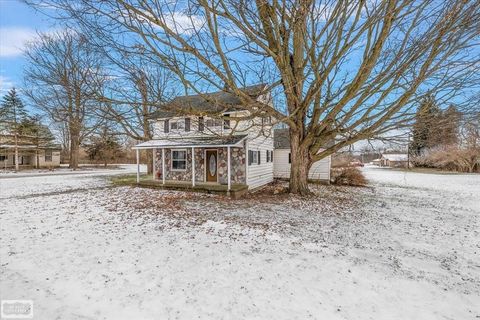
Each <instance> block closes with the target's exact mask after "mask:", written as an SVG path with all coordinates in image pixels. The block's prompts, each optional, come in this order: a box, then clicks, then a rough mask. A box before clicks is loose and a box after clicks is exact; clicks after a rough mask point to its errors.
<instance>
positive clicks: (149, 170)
mask: <svg viewBox="0 0 480 320" xmlns="http://www.w3.org/2000/svg"><path fill="white" fill-rule="evenodd" d="M146 153H147V173H148V174H153V152H151V151H150V150H146Z"/></svg>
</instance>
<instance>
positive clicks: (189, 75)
mask: <svg viewBox="0 0 480 320" xmlns="http://www.w3.org/2000/svg"><path fill="white" fill-rule="evenodd" d="M32 1H33V0H32ZM33 2H35V1H33ZM47 2H48V3H49V5H50V6H56V7H57V8H58V9H59V10H58V12H60V13H62V14H63V16H62V17H66V18H68V19H71V18H74V19H73V20H75V21H76V23H78V25H79V26H80V27H82V28H84V29H85V30H88V31H89V32H94V33H95V36H96V37H98V38H100V39H104V40H105V42H104V45H106V46H116V47H122V48H121V49H122V50H123V51H124V52H128V53H129V54H135V55H139V56H142V57H143V58H144V59H148V60H149V61H151V62H153V63H155V62H156V63H159V64H161V65H162V66H165V67H167V68H169V69H170V70H171V71H172V72H174V73H175V74H176V75H177V76H178V78H179V79H181V81H182V82H183V84H184V86H185V87H186V88H187V91H188V92H194V93H201V92H202V91H204V90H206V89H217V90H221V89H227V90H229V91H230V92H232V93H234V94H235V95H237V96H238V97H239V98H240V99H241V100H242V102H243V104H244V106H245V108H247V109H249V110H251V111H252V112H253V113H255V114H258V113H261V114H262V115H263V114H266V115H270V116H274V117H275V118H276V119H277V120H278V121H281V122H284V123H286V124H287V125H288V127H289V128H290V139H291V149H292V150H291V151H292V159H291V177H290V191H291V192H294V193H300V194H308V193H309V189H308V184H307V177H308V171H309V168H310V167H311V164H312V163H313V162H315V161H318V160H320V159H322V158H324V157H326V156H328V155H330V154H332V153H334V152H335V151H337V150H339V149H341V148H343V147H346V146H349V145H351V144H353V143H355V142H357V141H359V140H363V139H368V138H372V137H375V136H380V135H382V134H384V133H385V132H388V131H389V130H392V129H394V128H395V129H398V128H399V127H401V126H404V125H409V124H410V122H411V117H412V116H413V114H414V108H413V106H414V102H415V101H418V100H419V99H421V97H422V96H424V95H426V94H428V93H431V92H436V93H440V94H441V95H442V96H443V97H445V98H452V97H457V96H458V95H459V94H460V93H461V92H462V90H463V89H464V88H465V87H468V86H476V88H477V89H478V83H479V82H478V75H479V74H480V73H479V72H478V69H479V67H480V63H479V56H480V55H479V49H478V40H479V32H478V30H480V3H479V1H478V0H471V1H464V0H445V1H438V0H424V1H410V0H377V1H376V0H373V1H362V0H360V1H358V0H345V1H333V0H331V1H329V0H326V1H313V0H256V1H253V0H252V1H250V0H190V1H162V0H149V1H147V0H104V1H96V0H78V1H76V2H74V3H73V2H71V1H69V0H49V1H47ZM259 74H262V75H268V76H269V77H270V82H269V83H270V86H269V87H268V88H267V90H270V91H272V92H273V93H274V96H275V97H277V98H278V97H281V98H280V99H277V101H281V102H282V104H283V105H273V106H272V105H271V104H262V103H259V102H257V101H252V99H251V98H250V97H249V96H248V95H247V94H246V93H245V92H243V91H242V90H240V89H241V87H242V86H244V85H245V84H246V83H248V82H249V83H252V82H257V79H258V75H259ZM152 103H154V102H152ZM332 141H333V143H332ZM326 145H328V147H327V148H324V147H325V146H326Z"/></svg>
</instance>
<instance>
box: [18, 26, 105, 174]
mask: <svg viewBox="0 0 480 320" xmlns="http://www.w3.org/2000/svg"><path fill="white" fill-rule="evenodd" d="M26 57H27V61H28V67H27V68H26V71H25V83H26V86H25V87H26V88H28V89H27V90H26V91H25V93H26V95H27V96H28V97H29V98H30V100H31V101H32V102H33V104H34V105H35V106H36V107H38V108H40V109H41V110H43V111H44V112H45V113H46V114H48V115H49V117H50V118H51V119H52V121H54V122H57V123H58V122H60V123H62V125H61V126H60V128H62V129H63V130H65V132H64V136H65V137H68V148H69V158H70V168H73V169H76V168H77V167H78V158H79V148H80V144H81V143H82V141H83V139H84V138H85V137H86V136H88V135H89V134H90V133H91V132H92V131H93V130H95V128H96V127H97V126H98V124H99V120H98V118H97V117H96V116H95V110H96V108H97V107H98V106H99V103H98V102H97V101H96V100H95V99H94V98H95V97H96V93H97V92H99V91H101V90H103V84H104V83H105V80H106V77H105V76H104V75H103V74H102V70H101V69H102V66H101V60H100V57H99V55H98V54H97V53H96V52H95V51H94V50H92V48H91V47H90V46H89V45H88V41H87V39H86V38H85V36H84V35H82V34H79V33H77V32H75V31H72V30H65V31H61V32H56V33H53V34H40V35H39V39H38V40H37V41H36V42H33V43H31V44H30V45H29V47H28V50H27V51H26Z"/></svg>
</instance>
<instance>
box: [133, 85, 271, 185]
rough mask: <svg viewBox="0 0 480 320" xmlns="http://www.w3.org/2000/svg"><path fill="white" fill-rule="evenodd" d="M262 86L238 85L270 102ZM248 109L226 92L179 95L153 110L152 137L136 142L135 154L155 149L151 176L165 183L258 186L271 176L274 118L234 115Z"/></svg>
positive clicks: (253, 95)
mask: <svg viewBox="0 0 480 320" xmlns="http://www.w3.org/2000/svg"><path fill="white" fill-rule="evenodd" d="M265 88H266V85H255V86H250V87H246V88H244V89H242V90H244V92H246V93H247V94H248V95H249V96H250V97H252V98H253V99H254V100H257V101H262V102H263V103H270V101H271V97H270V95H269V94H265ZM249 115H251V114H250V112H249V111H247V110H245V109H244V108H242V103H241V101H240V100H239V99H238V98H237V97H236V96H235V95H233V94H231V93H228V92H223V91H221V92H215V93H208V94H202V95H191V96H182V97H177V98H175V99H173V100H172V101H171V102H169V103H167V104H165V105H163V106H162V107H161V108H160V109H159V110H158V111H157V112H155V113H154V114H153V116H152V118H153V121H154V123H153V127H154V137H153V140H150V141H146V142H143V143H140V144H138V145H136V146H135V147H134V149H136V150H137V160H138V151H139V150H142V149H150V150H153V155H154V157H153V164H154V175H153V176H154V179H155V180H157V181H159V182H161V183H163V184H166V185H172V184H173V185H175V184H177V185H182V184H183V185H185V184H189V185H191V186H192V187H195V186H196V187H199V185H203V186H205V185H207V186H210V187H211V186H214V185H219V186H225V189H226V190H228V191H230V190H232V188H233V187H234V186H237V187H238V186H243V188H244V189H249V190H251V189H256V188H259V187H261V186H263V185H265V184H267V183H269V182H272V181H273V159H274V157H273V137H272V133H271V131H272V125H271V123H272V121H271V118H270V117H268V116H266V115H262V116H256V117H253V118H252V119H249V120H239V121H237V120H234V119H233V118H235V117H245V116H249ZM230 118H232V119H230ZM137 162H138V161H137ZM137 181H139V174H138V173H137Z"/></svg>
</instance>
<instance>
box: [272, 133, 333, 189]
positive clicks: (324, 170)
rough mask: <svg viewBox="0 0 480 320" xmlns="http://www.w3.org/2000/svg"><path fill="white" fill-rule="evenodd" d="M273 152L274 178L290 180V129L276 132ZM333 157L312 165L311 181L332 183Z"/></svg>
mask: <svg viewBox="0 0 480 320" xmlns="http://www.w3.org/2000/svg"><path fill="white" fill-rule="evenodd" d="M273 140H274V150H273V159H274V160H273V177H274V178H279V179H289V178H290V164H291V153H290V133H289V129H288V128H287V129H275V130H274V136H273ZM331 164H332V157H331V156H328V157H326V158H323V159H322V160H319V161H317V162H315V163H314V164H312V167H311V168H310V172H309V175H308V177H309V179H310V180H312V181H316V182H321V183H326V184H328V183H330V168H331Z"/></svg>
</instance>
